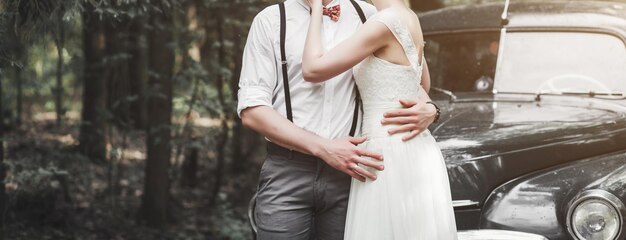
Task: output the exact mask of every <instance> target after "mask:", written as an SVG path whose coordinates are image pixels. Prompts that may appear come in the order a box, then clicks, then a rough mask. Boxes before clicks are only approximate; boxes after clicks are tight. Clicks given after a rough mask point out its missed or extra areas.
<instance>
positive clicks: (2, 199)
mask: <svg viewBox="0 0 626 240" xmlns="http://www.w3.org/2000/svg"><path fill="white" fill-rule="evenodd" d="M2 80H3V79H2V68H1V67H0V182H1V183H2V184H0V234H1V235H0V238H2V236H4V219H5V213H6V211H5V209H6V203H7V196H6V189H5V184H4V179H5V178H6V170H7V169H6V165H5V164H4V134H5V126H4V105H3V104H4V102H3V96H4V95H3V94H2V91H3V88H2V87H3V86H2Z"/></svg>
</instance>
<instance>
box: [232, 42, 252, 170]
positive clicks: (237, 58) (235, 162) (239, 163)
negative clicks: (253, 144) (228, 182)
mask: <svg viewBox="0 0 626 240" xmlns="http://www.w3.org/2000/svg"><path fill="white" fill-rule="evenodd" d="M232 40H233V42H234V43H235V46H234V47H233V48H234V49H235V51H236V53H234V54H233V62H234V64H235V69H234V71H233V74H232V77H231V79H230V91H231V97H232V99H233V100H234V101H233V102H237V91H236V90H237V89H238V88H239V86H238V84H239V77H240V75H241V61H242V59H241V58H242V56H243V55H242V54H243V49H242V48H241V45H242V44H241V40H240V39H239V37H235V39H232ZM231 120H232V122H233V139H232V141H231V147H230V149H231V151H232V152H231V159H232V163H231V169H230V170H231V173H233V174H238V173H241V172H242V171H243V170H244V168H245V167H246V166H249V164H248V163H247V162H246V161H247V160H248V159H247V158H245V155H244V154H243V153H244V151H243V150H244V149H243V144H242V139H243V136H242V134H244V131H243V130H244V129H243V124H242V123H241V119H239V117H238V116H237V113H236V112H233V113H232V114H231Z"/></svg>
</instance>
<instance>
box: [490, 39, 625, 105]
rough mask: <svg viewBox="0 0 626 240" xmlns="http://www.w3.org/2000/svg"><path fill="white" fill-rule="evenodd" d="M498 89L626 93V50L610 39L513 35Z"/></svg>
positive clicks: (505, 43) (507, 41) (506, 46)
mask: <svg viewBox="0 0 626 240" xmlns="http://www.w3.org/2000/svg"><path fill="white" fill-rule="evenodd" d="M502 44H503V46H502V49H501V51H502V53H501V56H500V57H501V58H502V59H501V62H500V65H499V66H498V69H497V76H496V82H495V89H496V90H498V91H501V92H521V93H539V92H550V93H560V92H577V93H579V92H596V93H623V92H624V91H625V90H626V47H625V46H624V42H622V41H621V39H619V38H617V37H614V36H612V35H608V34H598V33H582V32H513V33H507V35H506V37H505V41H503V43H502Z"/></svg>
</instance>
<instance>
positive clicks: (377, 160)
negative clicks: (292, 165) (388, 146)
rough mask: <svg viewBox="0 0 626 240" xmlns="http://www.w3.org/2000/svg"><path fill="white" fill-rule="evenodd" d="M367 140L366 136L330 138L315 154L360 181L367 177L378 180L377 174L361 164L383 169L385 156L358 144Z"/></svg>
mask: <svg viewBox="0 0 626 240" xmlns="http://www.w3.org/2000/svg"><path fill="white" fill-rule="evenodd" d="M366 140H367V138H366V137H359V138H355V137H345V138H338V139H333V140H328V141H327V142H326V143H324V144H323V148H322V149H320V150H319V151H318V152H317V153H315V155H316V156H317V157H319V158H321V159H322V160H324V161H325V162H326V163H328V165H330V166H331V167H333V168H335V169H337V170H339V171H342V172H344V173H346V174H348V175H350V176H352V177H353V178H356V179H357V180H359V181H365V178H369V179H371V180H376V174H374V173H372V172H370V171H368V170H365V169H364V168H362V167H361V166H367V167H371V168H374V169H378V170H380V171H382V170H383V169H384V166H383V163H382V160H383V156H382V155H381V154H379V153H375V152H371V151H368V150H365V149H361V148H359V147H357V146H356V145H358V144H361V143H363V142H365V141H366ZM359 165H361V166H359Z"/></svg>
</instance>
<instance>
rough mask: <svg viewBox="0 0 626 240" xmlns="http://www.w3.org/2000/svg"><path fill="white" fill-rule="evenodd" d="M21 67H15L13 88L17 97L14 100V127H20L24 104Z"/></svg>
mask: <svg viewBox="0 0 626 240" xmlns="http://www.w3.org/2000/svg"><path fill="white" fill-rule="evenodd" d="M22 67H23V66H16V67H15V88H16V90H17V95H16V99H15V125H16V126H20V125H22V115H23V110H24V104H23V100H24V89H23V86H24V84H23V81H24V79H22Z"/></svg>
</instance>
